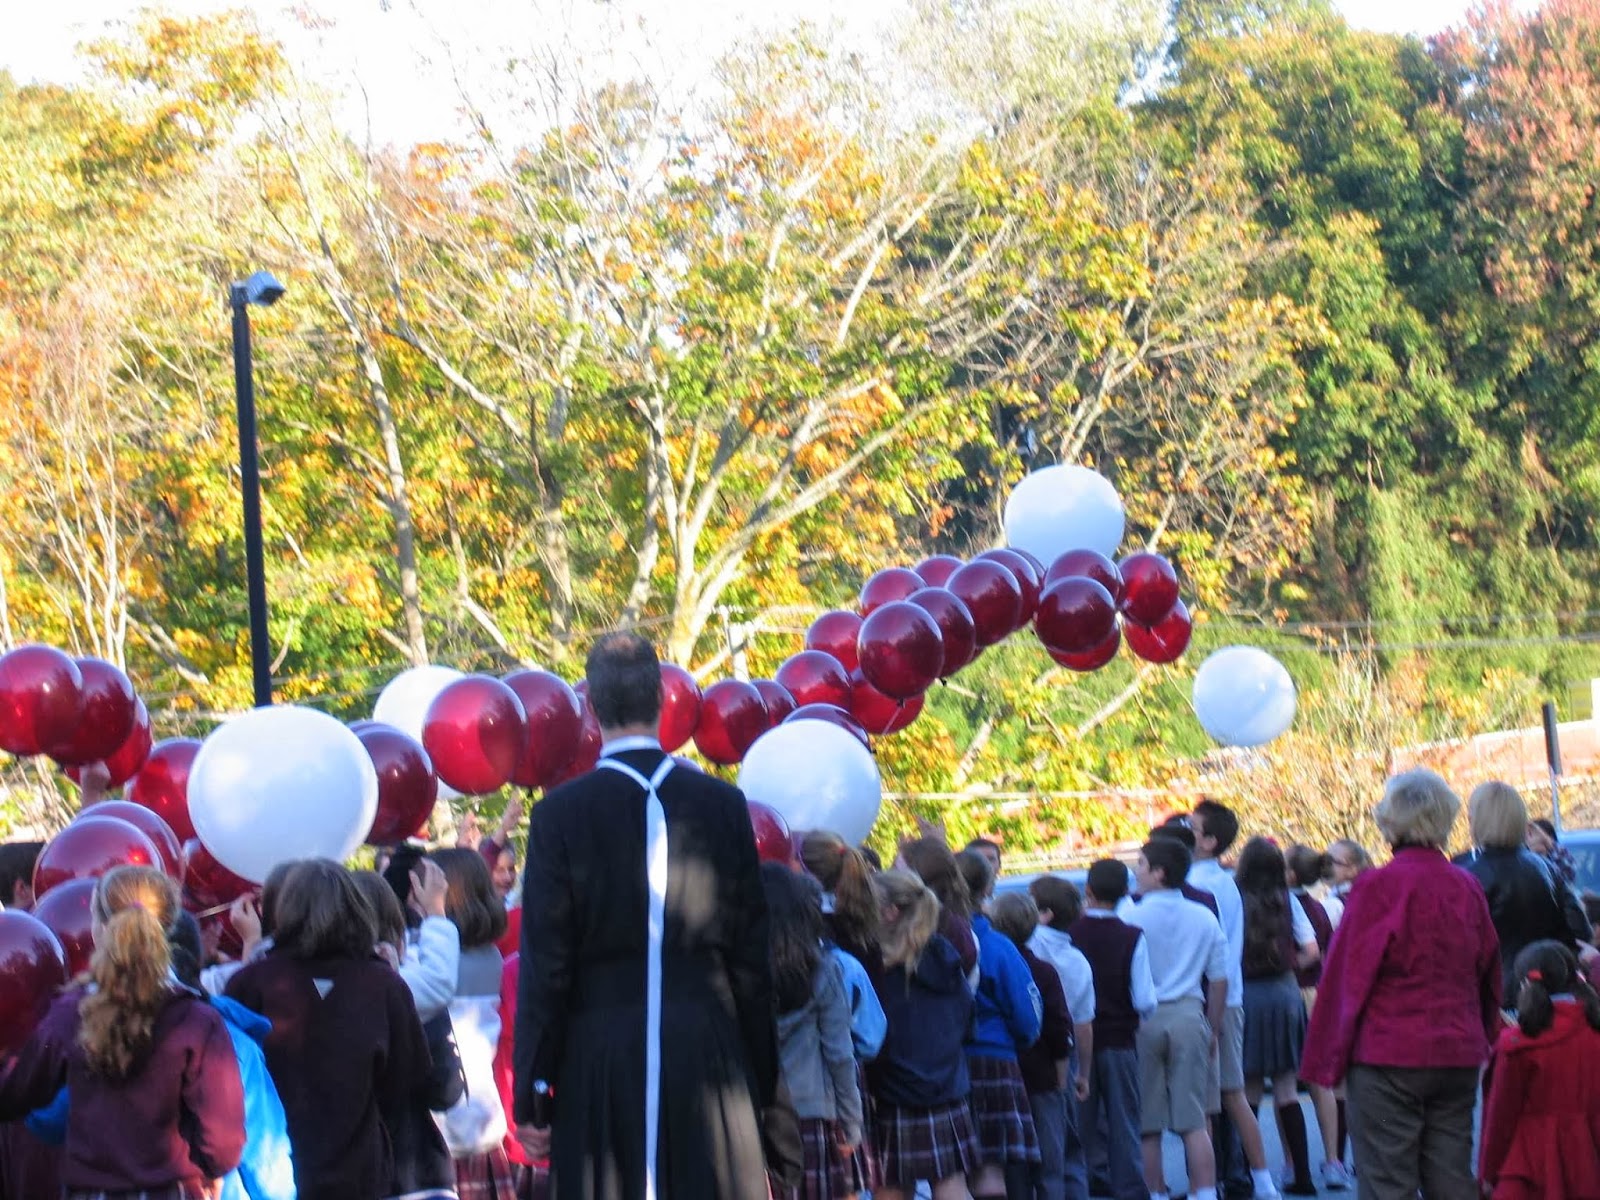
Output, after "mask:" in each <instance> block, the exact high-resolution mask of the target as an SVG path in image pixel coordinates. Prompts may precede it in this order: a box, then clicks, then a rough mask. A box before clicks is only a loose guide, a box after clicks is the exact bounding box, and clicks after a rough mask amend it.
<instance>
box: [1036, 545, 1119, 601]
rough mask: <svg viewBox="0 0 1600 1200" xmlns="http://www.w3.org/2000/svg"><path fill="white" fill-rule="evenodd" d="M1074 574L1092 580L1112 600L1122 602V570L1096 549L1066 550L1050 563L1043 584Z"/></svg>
mask: <svg viewBox="0 0 1600 1200" xmlns="http://www.w3.org/2000/svg"><path fill="white" fill-rule="evenodd" d="M1075 576H1082V577H1083V578H1085V579H1092V580H1094V581H1095V582H1096V583H1098V584H1099V585H1100V586H1101V587H1103V588H1105V589H1106V591H1108V592H1110V593H1111V599H1112V600H1113V601H1115V602H1116V603H1118V604H1121V603H1122V572H1121V571H1119V570H1117V564H1116V563H1114V562H1112V561H1111V560H1110V559H1109V558H1107V557H1106V556H1105V555H1104V554H1101V553H1100V552H1099V551H1098V550H1068V551H1067V552H1066V553H1065V554H1063V555H1062V556H1061V557H1060V558H1058V559H1056V560H1055V562H1053V563H1051V564H1050V569H1049V570H1048V571H1046V572H1045V576H1044V585H1045V587H1049V586H1050V585H1051V584H1052V583H1059V582H1060V581H1061V580H1063V579H1071V578H1073V577H1075Z"/></svg>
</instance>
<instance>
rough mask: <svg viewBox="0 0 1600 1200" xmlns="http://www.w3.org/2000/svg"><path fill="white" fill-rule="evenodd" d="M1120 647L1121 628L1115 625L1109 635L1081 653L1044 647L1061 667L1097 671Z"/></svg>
mask: <svg viewBox="0 0 1600 1200" xmlns="http://www.w3.org/2000/svg"><path fill="white" fill-rule="evenodd" d="M1121 648H1122V630H1121V629H1119V628H1118V627H1117V626H1115V625H1113V626H1112V627H1111V636H1109V637H1108V638H1106V640H1105V641H1103V642H1101V643H1100V644H1099V645H1098V646H1093V647H1091V648H1090V649H1088V650H1085V651H1083V652H1082V653H1081V654H1073V653H1069V652H1067V651H1064V650H1050V648H1049V647H1048V646H1046V647H1045V649H1046V650H1048V651H1049V653H1050V657H1051V658H1053V659H1055V660H1056V662H1058V663H1060V664H1061V665H1062V666H1063V667H1068V668H1070V669H1072V670H1074V671H1098V670H1099V669H1100V668H1101V667H1103V666H1105V665H1106V664H1107V663H1108V662H1110V661H1111V660H1112V659H1113V658H1115V657H1116V656H1117V651H1118V650H1119V649H1121Z"/></svg>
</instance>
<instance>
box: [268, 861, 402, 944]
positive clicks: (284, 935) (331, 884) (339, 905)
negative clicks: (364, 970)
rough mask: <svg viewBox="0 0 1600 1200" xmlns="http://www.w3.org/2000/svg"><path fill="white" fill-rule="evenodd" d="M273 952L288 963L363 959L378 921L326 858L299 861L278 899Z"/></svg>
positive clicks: (375, 934) (349, 881)
mask: <svg viewBox="0 0 1600 1200" xmlns="http://www.w3.org/2000/svg"><path fill="white" fill-rule="evenodd" d="M275 916H276V923H275V928H274V930H273V935H272V942H273V949H274V950H275V951H278V952H281V953H283V954H286V955H288V956H289V957H290V958H295V959H300V960H301V961H306V962H311V961H318V960H347V961H348V960H351V959H355V960H358V961H359V960H364V959H368V958H371V957H372V954H373V948H374V947H375V946H376V945H377V944H378V918H377V915H376V914H375V913H374V912H373V911H372V905H371V904H369V903H368V902H367V898H366V897H365V896H364V895H362V894H361V889H360V888H359V887H357V886H356V881H355V880H354V879H352V878H351V876H350V872H349V871H347V870H345V869H344V867H342V866H340V865H339V864H338V863H336V862H333V861H331V860H329V859H326V858H307V859H302V860H301V861H300V862H297V863H296V864H295V865H294V868H293V869H292V870H291V871H290V872H289V873H288V874H287V875H286V876H285V877H284V880H283V886H282V890H281V892H280V893H279V895H278V902H277V912H276V914H275Z"/></svg>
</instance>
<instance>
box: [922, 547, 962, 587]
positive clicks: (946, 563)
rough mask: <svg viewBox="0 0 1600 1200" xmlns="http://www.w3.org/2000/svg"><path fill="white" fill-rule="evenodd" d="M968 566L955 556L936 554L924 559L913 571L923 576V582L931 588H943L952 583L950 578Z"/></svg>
mask: <svg viewBox="0 0 1600 1200" xmlns="http://www.w3.org/2000/svg"><path fill="white" fill-rule="evenodd" d="M966 565H967V564H966V563H964V562H962V561H961V560H960V559H959V558H957V557H956V556H955V555H954V554H934V555H931V556H930V557H928V558H925V559H923V560H922V561H921V562H919V563H918V564H917V565H916V566H915V567H914V568H912V569H913V570H915V571H916V573H917V574H918V575H920V576H922V582H923V583H925V584H927V585H928V586H929V587H935V588H942V587H943V586H944V585H945V584H946V583H948V582H950V576H952V575H954V574H955V573H956V572H957V571H959V570H961V568H962V567H964V566H966Z"/></svg>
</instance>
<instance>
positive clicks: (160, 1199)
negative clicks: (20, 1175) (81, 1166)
mask: <svg viewBox="0 0 1600 1200" xmlns="http://www.w3.org/2000/svg"><path fill="white" fill-rule="evenodd" d="M63 1195H64V1196H65V1197H66V1200H206V1193H205V1192H197V1191H195V1189H194V1188H192V1187H186V1186H185V1185H184V1184H181V1183H169V1184H166V1185H165V1186H163V1187H153V1188H143V1189H135V1190H133V1191H131V1192H104V1191H88V1192H85V1191H81V1190H79V1189H78V1188H68V1189H67V1190H66V1191H65V1192H64V1193H63ZM19 1200H20V1198H19Z"/></svg>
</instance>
